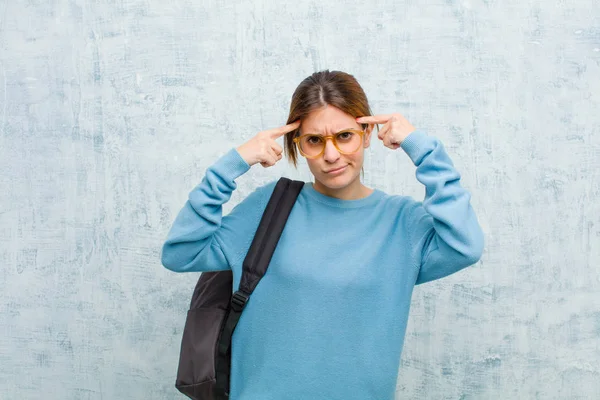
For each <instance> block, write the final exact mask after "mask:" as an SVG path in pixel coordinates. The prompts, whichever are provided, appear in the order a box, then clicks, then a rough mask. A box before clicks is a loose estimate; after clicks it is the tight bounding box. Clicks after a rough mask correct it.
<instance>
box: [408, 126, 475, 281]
mask: <svg viewBox="0 0 600 400" xmlns="http://www.w3.org/2000/svg"><path fill="white" fill-rule="evenodd" d="M401 147H402V149H403V150H404V151H405V152H406V153H407V154H408V156H409V157H410V158H411V160H412V161H413V163H414V165H415V166H416V167H417V169H416V177H417V180H418V181H419V182H421V183H422V184H423V185H425V199H424V200H423V201H422V202H415V201H413V203H412V204H411V206H410V209H409V215H410V217H409V228H408V229H409V232H410V233H409V234H410V237H411V243H412V246H413V248H416V250H417V254H416V258H417V259H418V260H419V262H418V265H419V272H418V275H417V280H416V284H417V285H418V284H422V283H425V282H429V281H432V280H435V279H440V278H443V277H445V276H448V275H450V274H453V273H455V272H457V271H460V270H461V269H463V268H466V267H468V266H470V265H473V264H475V263H476V262H477V261H478V260H479V259H480V258H481V255H482V252H483V245H484V237H483V232H482V230H481V227H480V226H479V223H478V221H477V216H476V215H475V212H474V211H473V208H472V207H471V204H470V199H471V195H470V194H469V192H468V191H467V190H465V189H464V188H462V187H461V186H460V183H459V181H460V174H459V172H458V171H457V170H456V169H455V168H454V165H453V164H452V161H451V160H450V158H449V156H448V154H447V153H446V151H445V149H444V146H443V145H442V143H441V142H440V141H439V140H438V139H436V138H435V137H433V136H428V135H427V134H426V133H425V131H422V130H416V131H414V132H413V133H411V134H410V135H409V136H408V137H407V138H406V139H405V140H404V141H402V143H401Z"/></svg>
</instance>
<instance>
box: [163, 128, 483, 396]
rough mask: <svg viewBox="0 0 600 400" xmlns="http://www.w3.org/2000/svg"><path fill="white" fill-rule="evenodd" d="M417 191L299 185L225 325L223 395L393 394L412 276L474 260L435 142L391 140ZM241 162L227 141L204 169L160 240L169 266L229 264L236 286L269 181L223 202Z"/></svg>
mask: <svg viewBox="0 0 600 400" xmlns="http://www.w3.org/2000/svg"><path fill="white" fill-rule="evenodd" d="M401 148H402V149H403V150H404V152H406V154H408V156H409V157H410V159H411V160H412V161H413V163H414V165H415V166H416V167H417V168H416V177H417V179H418V180H419V181H420V182H421V183H422V184H423V185H425V193H426V194H425V199H424V200H423V202H417V201H415V200H413V199H412V198H411V197H408V196H399V195H388V194H386V193H384V192H382V191H380V190H377V189H376V190H375V191H374V192H373V193H372V194H371V195H369V196H368V197H366V198H362V199H358V200H340V199H336V198H332V197H328V196H326V195H323V194H321V193H319V192H317V191H316V190H315V189H314V188H313V186H312V184H311V183H306V184H305V185H304V188H303V189H302V191H301V193H300V195H299V197H298V200H297V202H296V204H295V205H294V208H293V209H292V212H291V214H290V216H289V219H288V222H287V224H286V227H285V229H284V231H283V234H282V236H281V239H280V241H279V244H278V246H277V248H276V250H275V253H274V255H273V258H272V260H271V264H270V265H269V269H268V270H267V273H266V275H265V276H264V278H263V279H262V280H261V281H260V283H259V284H258V286H257V288H256V290H255V292H254V294H253V295H252V297H251V299H250V301H249V302H248V305H247V306H246V309H245V310H244V313H243V314H242V317H241V319H240V321H239V324H238V326H237V328H236V330H235V332H234V335H233V342H232V366H231V373H232V375H231V399H232V400H284V399H290V400H304V399H306V400H318V399H319V400H320V399H327V400H337V399H339V400H352V399H357V400H369V399H373V400H389V399H393V398H394V392H395V388H396V379H397V375H398V368H399V364H400V356H401V352H402V344H403V341H404V334H405V331H406V324H407V320H408V314H409V306H410V300H411V295H412V291H413V287H414V285H415V284H420V283H424V282H428V281H431V280H434V279H439V278H442V277H445V276H447V275H450V274H452V273H454V272H457V271H459V270H461V269H463V268H465V267H467V266H470V265H472V264H474V263H476V262H477V261H478V260H479V258H480V257H481V253H482V250H483V244H484V239H483V233H482V230H481V228H480V226H479V223H478V221H477V217H476V215H475V213H474V211H473V208H472V207H471V204H470V198H471V196H470V194H469V192H467V191H466V190H465V189H463V188H462V187H461V186H460V183H459V181H460V174H459V172H458V171H457V170H456V169H455V168H454V166H453V164H452V161H451V160H450V158H449V157H448V154H447V153H446V151H445V150H444V147H443V145H442V143H441V142H440V141H439V140H438V139H436V138H435V137H433V136H430V135H428V134H427V133H426V132H425V131H423V130H417V131H414V132H413V133H411V134H410V135H409V136H408V137H407V138H406V139H405V140H404V141H403V142H402V145H401ZM249 169H250V167H249V165H248V164H247V163H246V162H245V161H244V160H243V159H242V158H241V157H240V155H239V153H238V152H237V151H236V150H235V149H231V151H229V152H228V153H227V154H225V155H224V156H222V157H221V158H220V159H218V160H217V161H216V162H215V163H214V164H213V165H212V166H211V167H209V168H208V169H207V171H206V174H205V177H204V178H203V180H202V182H201V183H200V184H199V185H198V186H197V187H196V188H194V189H193V190H192V191H191V193H190V195H189V199H188V201H187V202H186V204H185V206H184V207H183V209H182V210H181V211H180V212H179V214H178V216H177V218H176V219H175V222H174V224H173V226H172V228H171V230H170V232H169V234H168V238H167V240H166V242H165V244H164V246H163V249H162V263H163V265H164V266H165V267H166V268H168V269H170V270H173V271H177V272H187V271H214V270H225V269H232V270H233V276H234V288H235V289H237V287H238V285H239V281H240V273H241V268H242V262H243V260H244V257H245V255H246V253H247V251H248V249H249V247H250V244H251V241H252V238H253V236H254V233H255V231H256V229H257V227H258V224H259V222H260V218H261V216H262V212H263V211H264V209H265V207H266V204H267V202H268V200H269V197H270V195H271V193H272V192H273V189H274V187H275V184H276V181H273V182H271V183H269V184H266V185H264V186H262V187H260V188H258V189H256V190H255V191H254V192H252V193H251V194H250V195H249V196H247V197H246V198H245V199H244V200H243V201H241V202H240V203H239V204H238V205H237V206H236V207H234V208H233V210H232V211H231V212H230V213H229V214H228V215H226V216H222V206H223V204H225V203H226V202H227V201H228V200H229V199H230V197H231V194H232V192H233V191H234V190H235V189H236V183H235V182H234V181H235V179H236V178H238V177H239V176H241V175H242V174H244V173H245V172H247V171H248V170H249Z"/></svg>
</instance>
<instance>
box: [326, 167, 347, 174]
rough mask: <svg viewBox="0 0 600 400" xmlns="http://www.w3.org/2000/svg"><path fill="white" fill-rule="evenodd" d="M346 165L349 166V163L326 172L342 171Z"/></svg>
mask: <svg viewBox="0 0 600 400" xmlns="http://www.w3.org/2000/svg"><path fill="white" fill-rule="evenodd" d="M346 167H347V165H344V166H342V167H339V168H335V169H330V170H329V171H325V173H327V174H331V173H334V172H341V171H343V170H344V168H346Z"/></svg>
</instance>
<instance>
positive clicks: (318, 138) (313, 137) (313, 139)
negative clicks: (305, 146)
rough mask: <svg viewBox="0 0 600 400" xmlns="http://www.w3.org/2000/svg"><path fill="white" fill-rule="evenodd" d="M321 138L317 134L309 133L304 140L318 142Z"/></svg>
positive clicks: (310, 142)
mask: <svg viewBox="0 0 600 400" xmlns="http://www.w3.org/2000/svg"><path fill="white" fill-rule="evenodd" d="M322 140H323V139H321V137H320V136H318V135H311V136H309V137H307V138H306V142H307V143H309V144H319V143H321V141H322Z"/></svg>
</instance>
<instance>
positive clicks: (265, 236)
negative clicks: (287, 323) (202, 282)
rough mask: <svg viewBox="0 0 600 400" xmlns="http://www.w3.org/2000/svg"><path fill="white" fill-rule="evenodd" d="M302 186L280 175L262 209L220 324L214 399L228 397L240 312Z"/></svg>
mask: <svg viewBox="0 0 600 400" xmlns="http://www.w3.org/2000/svg"><path fill="white" fill-rule="evenodd" d="M303 186H304V182H302V181H292V180H290V179H288V178H283V177H282V178H280V179H279V181H278V182H277V185H275V189H274V190H273V194H272V195H271V198H270V199H269V203H268V204H267V207H266V208H265V211H264V212H263V215H262V218H261V220H260V224H259V226H258V229H257V230H256V233H255V235H254V239H253V240H252V244H251V245H250V249H249V250H248V253H247V254H246V258H245V259H244V263H243V267H242V277H241V280H240V286H239V289H238V290H237V291H236V292H235V293H234V294H233V295H232V297H231V307H230V308H229V311H228V313H227V316H226V319H225V323H224V324H223V327H222V330H221V334H220V336H219V343H218V349H217V360H216V371H215V372H216V378H217V383H216V389H217V393H215V395H216V397H217V399H227V398H228V397H229V377H230V372H231V337H232V336H233V331H234V329H235V327H236V326H237V323H238V321H239V320H240V317H241V315H242V311H243V310H244V307H245V306H246V303H247V302H248V299H249V298H250V295H251V294H252V292H254V289H256V285H258V282H259V281H260V279H261V278H262V277H263V276H264V275H265V273H266V272H267V268H268V267H269V263H270V262H271V258H272V257H273V253H274V252H275V248H276V247H277V243H278V242H279V238H280V237H281V234H282V232H283V229H284V227H285V224H286V222H287V219H288V217H289V215H290V213H291V211H292V208H293V207H294V204H295V202H296V199H297V198H298V195H299V194H300V191H301V190H302V187H303Z"/></svg>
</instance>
